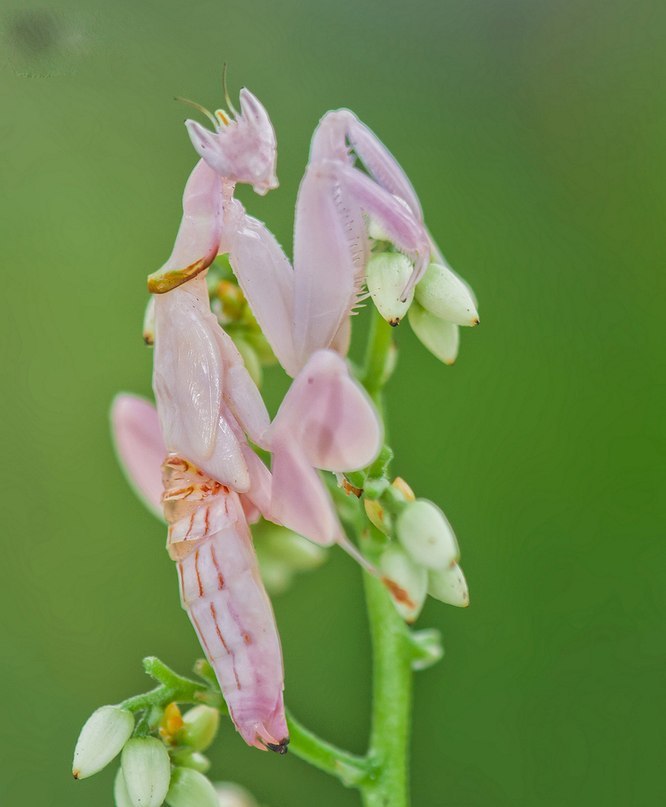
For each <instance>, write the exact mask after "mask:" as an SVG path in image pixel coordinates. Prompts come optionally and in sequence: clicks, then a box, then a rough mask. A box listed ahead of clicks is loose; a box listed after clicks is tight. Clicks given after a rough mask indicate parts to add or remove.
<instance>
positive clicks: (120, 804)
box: [113, 768, 134, 807]
mask: <svg viewBox="0 0 666 807" xmlns="http://www.w3.org/2000/svg"><path fill="white" fill-rule="evenodd" d="M113 800H114V802H115V804H116V807H134V804H133V803H132V799H131V798H130V795H129V793H128V792H127V785H126V784H125V777H124V776H123V769H122V768H118V773H116V778H115V781H114V783H113Z"/></svg>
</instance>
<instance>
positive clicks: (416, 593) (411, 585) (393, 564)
mask: <svg viewBox="0 0 666 807" xmlns="http://www.w3.org/2000/svg"><path fill="white" fill-rule="evenodd" d="M379 567H380V569H381V572H382V574H383V575H384V577H386V578H387V579H388V581H389V583H390V585H389V589H390V590H391V593H392V594H393V602H394V604H395V607H396V609H397V611H398V613H399V614H400V616H401V617H402V618H403V619H404V620H405V621H406V622H414V620H415V619H416V617H417V616H418V615H419V614H420V613H421V608H423V603H424V602H425V598H426V593H427V586H428V573H427V571H426V570H425V568H424V567H423V566H418V565H417V564H416V563H414V561H413V560H412V559H411V558H410V557H409V555H407V553H406V552H403V550H402V549H401V548H400V547H399V546H397V545H392V546H388V547H387V548H386V549H385V550H384V554H383V555H382V557H381V560H380V562H379ZM396 586H397V587H398V589H399V591H397V590H396Z"/></svg>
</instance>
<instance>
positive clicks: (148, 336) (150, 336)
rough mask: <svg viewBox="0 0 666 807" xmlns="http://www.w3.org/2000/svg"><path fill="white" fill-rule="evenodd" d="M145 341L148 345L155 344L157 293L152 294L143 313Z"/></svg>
mask: <svg viewBox="0 0 666 807" xmlns="http://www.w3.org/2000/svg"><path fill="white" fill-rule="evenodd" d="M143 341H144V342H145V343H146V344H147V345H154V344H155V295H154V294H151V295H150V299H149V300H148V305H147V306H146V313H145V314H144V315H143Z"/></svg>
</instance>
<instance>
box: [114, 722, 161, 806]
mask: <svg viewBox="0 0 666 807" xmlns="http://www.w3.org/2000/svg"><path fill="white" fill-rule="evenodd" d="M121 760H122V766H123V778H124V780H125V786H126V787H127V794H128V795H129V797H130V801H131V802H132V804H133V806H134V807H161V804H162V802H163V801H164V798H165V796H166V794H167V790H168V789H169V780H170V778H171V763H170V761H169V754H168V752H167V750H166V748H165V746H164V743H161V742H160V741H159V740H158V739H157V738H155V737H135V738H134V739H132V740H130V741H129V742H128V743H127V745H126V746H125V747H124V748H123V753H122V757H121Z"/></svg>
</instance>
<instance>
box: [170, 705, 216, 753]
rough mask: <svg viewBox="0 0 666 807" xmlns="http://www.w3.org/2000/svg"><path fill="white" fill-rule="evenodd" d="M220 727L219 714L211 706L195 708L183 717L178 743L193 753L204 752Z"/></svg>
mask: <svg viewBox="0 0 666 807" xmlns="http://www.w3.org/2000/svg"><path fill="white" fill-rule="evenodd" d="M219 725H220V713H219V712H218V711H217V709H213V708H212V707H211V706H204V705H203V704H202V705H200V706H195V707H194V708H192V709H189V710H188V711H187V712H185V714H184V715H183V726H182V728H181V729H180V731H179V732H178V741H179V742H180V743H181V744H182V745H188V746H190V748H193V749H194V750H195V751H205V750H206V749H207V748H208V746H209V745H210V744H211V743H212V742H213V740H214V739H215V735H216V734H217V729H218V726H219Z"/></svg>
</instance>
